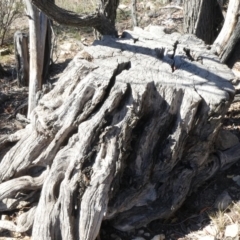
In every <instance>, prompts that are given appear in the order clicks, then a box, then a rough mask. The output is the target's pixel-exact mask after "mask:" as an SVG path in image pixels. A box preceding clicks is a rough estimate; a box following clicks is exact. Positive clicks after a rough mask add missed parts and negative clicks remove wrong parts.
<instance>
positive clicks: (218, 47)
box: [213, 0, 240, 55]
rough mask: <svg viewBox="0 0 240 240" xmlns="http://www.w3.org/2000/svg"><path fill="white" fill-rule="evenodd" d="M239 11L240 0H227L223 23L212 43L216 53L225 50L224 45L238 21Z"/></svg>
mask: <svg viewBox="0 0 240 240" xmlns="http://www.w3.org/2000/svg"><path fill="white" fill-rule="evenodd" d="M239 11H240V2H239V1H238V0H229V4H228V9H227V14H226V17H225V21H224V25H223V27H222V29H221V32H220V33H219V35H218V37H217V39H216V40H215V41H214V44H213V45H214V51H216V53H217V54H218V55H222V54H223V52H224V50H226V49H225V47H226V45H227V44H228V42H229V40H230V38H231V36H232V34H233V32H234V28H235V26H236V24H237V22H238V15H239Z"/></svg>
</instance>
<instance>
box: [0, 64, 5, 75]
mask: <svg viewBox="0 0 240 240" xmlns="http://www.w3.org/2000/svg"><path fill="white" fill-rule="evenodd" d="M4 74H5V71H4V69H3V67H2V65H1V64H0V78H3V76H4Z"/></svg>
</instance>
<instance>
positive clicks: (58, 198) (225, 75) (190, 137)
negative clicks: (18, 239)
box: [0, 26, 240, 240]
mask: <svg viewBox="0 0 240 240" xmlns="http://www.w3.org/2000/svg"><path fill="white" fill-rule="evenodd" d="M232 79H234V75H233V73H232V72H231V70H230V69H229V68H228V67H227V66H226V65H223V64H221V62H220V60H219V59H218V57H217V56H215V55H213V54H212V53H211V52H210V50H208V49H207V47H206V45H205V44H204V43H203V41H201V40H199V39H197V38H196V37H195V36H193V35H184V36H181V35H179V34H177V33H172V34H170V35H168V34H165V33H164V31H163V29H162V28H160V27H154V26H150V27H149V28H147V29H146V30H145V31H144V30H142V29H140V28H135V29H134V31H133V32H131V31H127V32H125V33H124V34H123V37H122V38H121V39H115V38H111V37H104V38H103V40H102V41H95V43H94V45H93V46H91V47H88V48H85V49H84V50H83V51H81V52H79V53H78V55H77V56H76V57H75V58H74V59H73V61H72V62H71V63H70V64H69V65H68V67H67V68H66V70H65V71H64V73H63V74H62V76H61V77H60V79H59V80H58V83H57V85H56V86H55V88H54V89H53V90H52V91H50V92H49V93H48V94H46V95H44V96H43V98H42V99H41V100H40V102H39V104H38V106H37V107H36V108H35V109H34V111H33V114H32V115H31V122H30V124H29V125H28V127H27V128H26V129H24V130H21V131H20V132H17V133H15V134H13V135H11V136H5V137H2V138H0V148H1V146H3V144H5V143H6V142H8V141H11V142H13V141H16V142H17V143H16V144H15V146H14V147H12V149H11V150H10V151H9V152H8V153H7V154H6V155H5V156H4V158H3V159H1V162H0V211H2V212H3V211H4V212H6V211H12V210H16V209H19V208H20V207H21V206H23V205H28V206H31V208H30V209H31V210H29V211H28V212H25V213H24V215H20V216H19V217H18V219H17V220H16V223H17V224H14V223H11V222H9V221H0V228H6V229H9V230H11V231H19V232H22V231H27V230H28V229H30V228H32V239H33V240H61V239H62V240H66V239H70V240H75V239H80V240H95V239H96V236H97V235H98V232H99V229H100V226H101V223H102V221H109V222H110V223H111V224H112V225H113V226H114V227H115V228H117V229H120V230H123V231H124V230H130V229H134V228H137V227H141V226H143V225H145V224H147V223H149V222H151V221H153V220H155V219H159V218H163V219H164V218H169V217H170V216H171V215H172V214H173V213H174V212H175V211H176V210H177V209H178V208H179V207H180V206H181V205H182V203H183V202H184V200H185V199H186V198H187V196H188V195H189V194H190V193H191V192H192V191H193V190H195V189H196V188H197V187H198V186H199V185H201V184H202V183H203V182H205V181H206V180H208V179H209V178H210V177H212V176H213V175H214V174H215V173H216V172H217V171H218V170H220V169H224V168H225V167H226V166H229V165H231V164H233V163H234V162H236V161H237V160H238V159H239V152H240V150H239V149H240V146H239V144H238V145H236V146H233V147H228V149H227V150H225V149H223V150H218V149H217V148H216V144H215V143H216V139H217V138H218V133H219V130H220V129H221V123H222V119H223V117H224V115H225V113H226V112H227V109H228V107H229V105H230V104H231V102H232V100H233V98H234V93H235V92H234V88H233V86H232V84H231V80H232ZM16 193H19V194H16ZM20 193H22V194H20ZM33 196H34V197H33ZM30 216H31V217H30ZM24 219H28V221H23V220H24Z"/></svg>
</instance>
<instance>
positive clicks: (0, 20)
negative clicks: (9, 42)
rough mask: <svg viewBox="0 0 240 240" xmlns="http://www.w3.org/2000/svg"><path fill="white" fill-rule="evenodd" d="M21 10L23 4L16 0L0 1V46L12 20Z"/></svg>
mask: <svg viewBox="0 0 240 240" xmlns="http://www.w3.org/2000/svg"><path fill="white" fill-rule="evenodd" d="M22 10H23V5H22V3H21V2H20V1H17V0H1V1H0V46H2V45H3V43H4V39H5V36H6V33H7V31H8V30H9V28H10V26H11V24H12V23H13V21H14V20H15V19H16V18H18V17H19V16H20V15H21V13H22Z"/></svg>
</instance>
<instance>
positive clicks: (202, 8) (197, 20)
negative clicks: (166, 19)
mask: <svg viewBox="0 0 240 240" xmlns="http://www.w3.org/2000/svg"><path fill="white" fill-rule="evenodd" d="M222 21H223V16H222V11H221V8H220V6H219V4H218V2H217V0H211V1H209V0H185V1H184V32H185V33H192V34H195V35H196V36H197V37H198V38H200V39H202V40H203V41H205V43H207V44H212V43H213V41H214V40H215V38H216V37H217V34H218V33H219V28H220V27H221V22H222Z"/></svg>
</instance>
